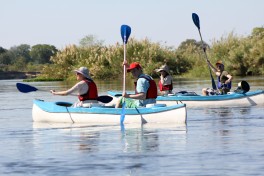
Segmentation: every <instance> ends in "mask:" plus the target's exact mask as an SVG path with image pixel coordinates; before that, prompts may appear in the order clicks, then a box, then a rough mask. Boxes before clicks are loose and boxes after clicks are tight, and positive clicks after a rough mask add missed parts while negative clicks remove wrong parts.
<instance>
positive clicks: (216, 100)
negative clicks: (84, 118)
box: [108, 90, 264, 107]
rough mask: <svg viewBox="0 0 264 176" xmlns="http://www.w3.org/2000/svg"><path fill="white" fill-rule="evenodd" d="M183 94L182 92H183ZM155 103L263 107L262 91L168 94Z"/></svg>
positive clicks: (263, 91)
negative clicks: (212, 94) (220, 93)
mask: <svg viewBox="0 0 264 176" xmlns="http://www.w3.org/2000/svg"><path fill="white" fill-rule="evenodd" d="M183 92H184V91H183ZM108 95H110V96H113V97H118V96H121V95H122V94H121V92H118V91H108ZM156 100H157V103H163V104H166V105H173V104H179V103H184V104H186V105H187V107H202V106H221V107H225V106H228V107H236V106H255V105H264V90H256V91H250V92H247V93H235V92H230V93H229V94H226V95H214V96H202V95H197V94H195V93H193V92H186V93H176V94H169V95H168V96H158V97H157V99H156Z"/></svg>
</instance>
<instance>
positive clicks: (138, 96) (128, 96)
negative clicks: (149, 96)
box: [123, 92, 146, 100]
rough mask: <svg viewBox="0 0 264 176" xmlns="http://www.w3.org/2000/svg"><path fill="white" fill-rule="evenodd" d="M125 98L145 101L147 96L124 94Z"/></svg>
mask: <svg viewBox="0 0 264 176" xmlns="http://www.w3.org/2000/svg"><path fill="white" fill-rule="evenodd" d="M123 97H125V98H133V99H137V100H145V99H146V94H145V93H144V92H141V93H138V94H127V93H126V92H124V93H123Z"/></svg>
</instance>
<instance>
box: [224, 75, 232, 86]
mask: <svg viewBox="0 0 264 176" xmlns="http://www.w3.org/2000/svg"><path fill="white" fill-rule="evenodd" d="M226 77H228V80H226V81H225V84H228V83H230V82H231V81H232V79H233V77H232V76H231V75H230V74H228V75H226Z"/></svg>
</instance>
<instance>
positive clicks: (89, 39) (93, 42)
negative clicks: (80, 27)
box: [79, 35, 104, 47]
mask: <svg viewBox="0 0 264 176" xmlns="http://www.w3.org/2000/svg"><path fill="white" fill-rule="evenodd" d="M103 43H104V41H103V40H98V39H97V37H96V36H95V35H87V36H85V37H84V38H82V39H81V40H80V42H79V44H80V46H82V47H91V46H98V45H99V46H101V45H102V44H103Z"/></svg>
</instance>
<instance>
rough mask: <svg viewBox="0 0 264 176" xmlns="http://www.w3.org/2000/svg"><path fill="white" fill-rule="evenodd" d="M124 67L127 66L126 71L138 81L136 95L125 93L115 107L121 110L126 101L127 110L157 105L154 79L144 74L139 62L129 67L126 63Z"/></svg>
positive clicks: (136, 82)
mask: <svg viewBox="0 0 264 176" xmlns="http://www.w3.org/2000/svg"><path fill="white" fill-rule="evenodd" d="M123 65H125V67H126V71H127V72H129V73H131V74H132V75H133V77H134V78H135V79H136V81H135V82H134V84H135V93H134V94H127V93H126V92H123V94H122V97H121V98H120V99H119V100H118V102H117V103H116V106H115V107H116V108H120V107H121V105H122V104H123V102H124V101H125V102H126V108H136V107H145V106H146V105H147V104H153V103H156V98H157V94H158V92H157V85H156V83H155V81H154V80H153V78H152V77H151V76H149V75H147V74H144V73H143V70H142V67H141V65H140V64H139V63H138V62H133V63H131V64H130V65H129V64H128V63H127V62H126V61H125V62H123ZM123 97H124V98H123Z"/></svg>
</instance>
